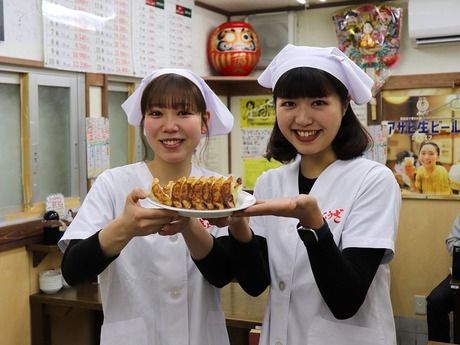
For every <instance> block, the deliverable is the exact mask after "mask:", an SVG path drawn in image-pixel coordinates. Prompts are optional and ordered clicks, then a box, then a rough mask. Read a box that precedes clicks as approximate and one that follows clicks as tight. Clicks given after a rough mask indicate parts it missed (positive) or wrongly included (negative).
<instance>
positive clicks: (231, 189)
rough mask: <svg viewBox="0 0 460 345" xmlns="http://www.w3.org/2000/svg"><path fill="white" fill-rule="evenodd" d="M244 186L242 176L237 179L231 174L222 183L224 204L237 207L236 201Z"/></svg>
mask: <svg viewBox="0 0 460 345" xmlns="http://www.w3.org/2000/svg"><path fill="white" fill-rule="evenodd" d="M242 188H243V185H242V181H241V178H238V179H237V180H236V181H235V180H234V179H233V177H232V176H229V177H227V178H226V179H225V181H224V182H223V183H222V188H221V193H222V200H223V202H224V205H225V206H226V207H228V208H234V207H236V202H237V200H238V194H239V193H240V191H241V189H242Z"/></svg>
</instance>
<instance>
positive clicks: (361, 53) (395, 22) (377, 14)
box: [333, 5, 402, 94]
mask: <svg viewBox="0 0 460 345" xmlns="http://www.w3.org/2000/svg"><path fill="white" fill-rule="evenodd" d="M333 21H334V25H335V31H336V34H337V39H338V41H339V45H338V47H339V49H340V50H342V51H343V52H344V53H345V54H347V56H348V57H349V58H350V59H352V60H353V61H354V62H355V63H356V64H357V65H358V66H360V67H361V68H363V69H364V70H365V71H367V73H368V74H369V75H370V76H371V77H372V78H373V79H374V80H375V87H374V94H376V93H377V91H378V90H379V89H380V87H381V86H382V85H383V83H384V82H385V80H386V79H387V78H388V76H389V74H390V68H391V67H393V66H394V65H395V64H396V63H397V62H398V60H399V44H400V33H401V25H402V23H401V21H402V9H401V8H397V7H391V6H385V5H383V6H380V5H362V6H360V7H357V8H350V9H347V10H345V11H341V12H339V13H337V14H335V15H334V16H333Z"/></svg>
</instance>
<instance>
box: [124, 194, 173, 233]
mask: <svg viewBox="0 0 460 345" xmlns="http://www.w3.org/2000/svg"><path fill="white" fill-rule="evenodd" d="M147 196H148V193H147V192H146V191H144V190H142V189H140V188H136V189H134V190H133V191H131V193H129V194H128V196H127V198H126V202H125V207H124V209H123V213H121V214H120V215H119V216H118V217H117V219H118V220H119V224H120V229H121V230H122V231H123V232H124V233H125V234H126V235H127V236H128V237H131V238H132V237H135V236H147V235H151V234H155V233H157V232H159V231H160V230H161V228H162V227H164V226H165V225H167V224H169V223H171V222H173V221H174V220H175V218H176V217H178V215H177V212H175V211H170V210H165V209H158V208H145V207H142V206H141V205H140V204H139V200H141V199H145V198H146V197H147Z"/></svg>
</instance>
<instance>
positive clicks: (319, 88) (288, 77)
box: [273, 67, 348, 100]
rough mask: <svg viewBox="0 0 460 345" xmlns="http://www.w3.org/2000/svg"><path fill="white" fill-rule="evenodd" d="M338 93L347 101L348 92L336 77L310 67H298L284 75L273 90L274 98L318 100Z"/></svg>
mask: <svg viewBox="0 0 460 345" xmlns="http://www.w3.org/2000/svg"><path fill="white" fill-rule="evenodd" d="M334 93H337V94H338V95H339V97H340V98H341V99H342V100H346V99H347V96H348V90H347V89H346V87H345V86H344V85H343V84H342V83H341V82H340V81H339V80H338V79H337V78H335V77H334V76H332V75H331V74H329V73H327V72H324V71H322V70H319V69H316V68H310V67H297V68H293V69H291V70H289V71H288V72H286V73H284V74H283V75H282V76H281V77H280V78H279V79H278V81H277V83H276V85H275V88H274V90H273V96H274V98H275V99H276V98H278V97H281V98H303V97H309V98H316V97H320V98H321V97H327V96H329V95H331V94H334Z"/></svg>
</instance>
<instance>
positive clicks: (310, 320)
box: [250, 157, 401, 345]
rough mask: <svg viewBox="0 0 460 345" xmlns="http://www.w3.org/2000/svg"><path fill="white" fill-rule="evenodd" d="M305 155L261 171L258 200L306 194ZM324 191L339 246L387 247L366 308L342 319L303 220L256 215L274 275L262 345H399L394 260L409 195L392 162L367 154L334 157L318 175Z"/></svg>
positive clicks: (318, 191)
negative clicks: (315, 266) (318, 277)
mask: <svg viewBox="0 0 460 345" xmlns="http://www.w3.org/2000/svg"><path fill="white" fill-rule="evenodd" d="M299 166H300V159H299V157H297V159H296V161H295V162H293V163H291V164H288V165H285V166H282V167H280V168H277V169H273V170H270V171H268V172H266V173H264V174H263V175H261V176H260V177H259V179H258V181H257V183H256V187H255V190H254V195H255V196H256V198H257V199H270V198H277V197H290V196H297V195H299V188H298V173H299ZM310 195H313V196H315V197H316V199H317V200H318V203H319V207H320V209H321V210H322V212H323V216H324V218H325V220H326V221H327V223H328V225H329V228H330V229H331V232H332V234H333V236H334V240H335V242H336V243H337V245H338V247H339V249H341V250H343V249H345V248H349V247H358V248H360V247H362V248H385V249H386V252H385V255H384V259H383V261H382V264H381V265H380V266H379V268H378V270H377V273H376V276H375V278H374V280H373V282H372V284H371V286H370V288H369V291H368V293H367V296H366V298H365V301H364V303H363V305H362V306H361V308H360V309H359V310H358V312H357V313H356V314H355V315H354V316H353V317H351V318H349V319H347V320H337V319H336V318H334V316H333V314H332V313H331V312H330V310H329V308H328V307H327V305H326V304H325V302H324V300H323V298H322V297H321V294H320V292H319V289H318V287H317V285H316V283H315V279H314V277H313V274H312V271H311V267H310V263H309V259H308V255H307V250H306V248H305V245H304V243H303V242H302V241H301V239H300V237H299V235H298V233H297V231H296V225H297V223H298V219H293V218H282V217H274V216H265V217H252V218H251V219H250V224H251V228H252V229H253V231H254V232H255V233H256V234H258V235H261V236H264V237H266V239H267V246H268V255H269V264H270V274H271V289H270V297H269V302H268V305H267V308H266V312H265V318H264V323H263V328H262V336H261V342H260V344H261V345H268V344H270V345H394V344H396V335H395V326H394V319H393V311H392V307H391V301H390V292H389V290H390V272H389V267H388V262H389V261H390V260H391V259H392V257H393V253H394V241H395V237H396V232H397V226H398V220H399V209H400V204H401V194H400V189H399V186H398V184H397V183H396V180H395V178H394V176H393V174H392V172H391V171H390V169H388V168H387V167H386V166H384V165H382V164H379V163H377V162H374V161H370V160H367V159H364V158H356V159H353V160H349V161H340V160H338V161H336V162H334V163H332V164H331V165H330V166H329V167H328V168H327V169H326V170H324V171H323V172H322V173H321V175H320V176H319V177H318V179H317V180H316V182H315V184H314V185H313V188H312V190H311V192H310ZM337 294H340V286H337Z"/></svg>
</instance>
